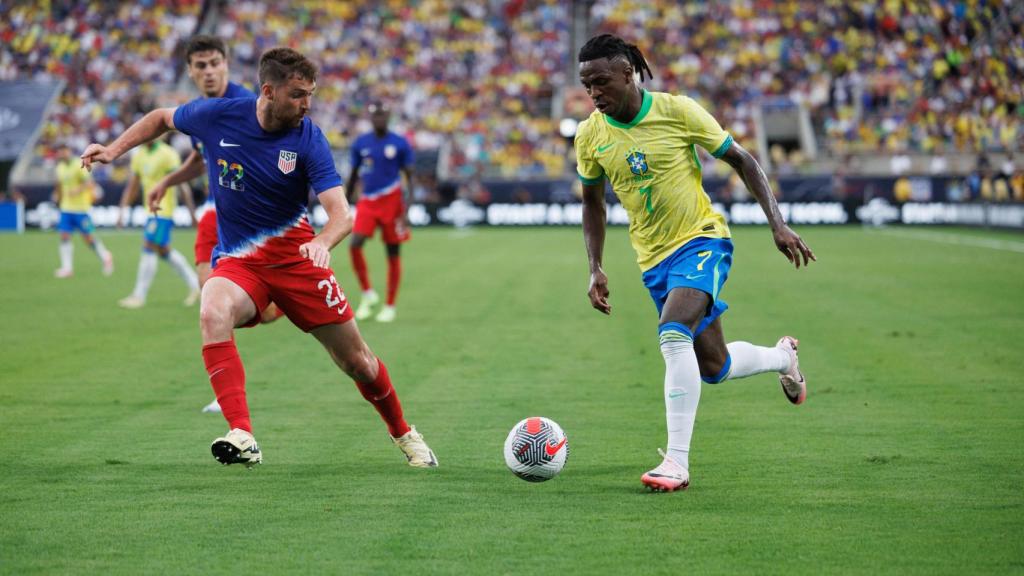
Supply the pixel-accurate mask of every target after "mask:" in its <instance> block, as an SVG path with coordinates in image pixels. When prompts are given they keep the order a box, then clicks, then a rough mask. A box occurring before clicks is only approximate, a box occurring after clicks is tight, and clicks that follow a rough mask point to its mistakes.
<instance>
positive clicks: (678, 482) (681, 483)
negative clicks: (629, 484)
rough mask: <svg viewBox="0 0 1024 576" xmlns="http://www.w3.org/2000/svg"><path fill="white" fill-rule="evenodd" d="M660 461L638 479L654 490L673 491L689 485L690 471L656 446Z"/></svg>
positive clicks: (683, 488) (684, 488)
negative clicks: (655, 466)
mask: <svg viewBox="0 0 1024 576" xmlns="http://www.w3.org/2000/svg"><path fill="white" fill-rule="evenodd" d="M658 454H661V457H662V461H661V464H659V465H658V467H657V468H655V469H654V470H651V471H649V472H646V473H644V475H643V476H641V477H640V481H641V482H643V483H644V486H647V487H648V488H650V489H651V490H653V491H654V492H675V491H676V490H686V487H687V486H689V485H690V473H689V472H688V471H687V470H686V468H683V467H682V465H680V464H679V463H678V462H676V461H675V460H674V459H672V458H671V457H670V456H669V455H668V454H665V452H663V451H662V450H661V448H658Z"/></svg>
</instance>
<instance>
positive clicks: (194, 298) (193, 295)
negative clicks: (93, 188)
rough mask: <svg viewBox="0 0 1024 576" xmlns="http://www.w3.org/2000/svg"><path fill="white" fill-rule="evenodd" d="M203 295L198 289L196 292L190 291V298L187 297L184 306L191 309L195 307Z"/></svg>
mask: <svg viewBox="0 0 1024 576" xmlns="http://www.w3.org/2000/svg"><path fill="white" fill-rule="evenodd" d="M201 294H202V292H200V291H199V289H198V288H196V289H195V290H191V291H189V293H188V296H186V297H185V301H184V302H182V304H184V305H185V306H186V307H190V308H191V307H192V306H195V305H196V302H199V296H200V295H201Z"/></svg>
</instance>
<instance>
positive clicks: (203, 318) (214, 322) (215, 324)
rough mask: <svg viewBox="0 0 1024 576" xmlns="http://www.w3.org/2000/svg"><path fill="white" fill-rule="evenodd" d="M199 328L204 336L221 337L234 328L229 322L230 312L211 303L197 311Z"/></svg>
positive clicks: (204, 303) (205, 304)
mask: <svg viewBox="0 0 1024 576" xmlns="http://www.w3.org/2000/svg"><path fill="white" fill-rule="evenodd" d="M199 328H200V329H201V330H202V332H203V335H204V336H215V335H221V334H223V333H224V332H230V331H231V329H232V328H234V325H233V322H232V321H231V312H230V310H228V308H227V307H226V306H217V305H215V304H213V303H210V304H207V303H206V302H203V305H202V306H201V307H200V309H199Z"/></svg>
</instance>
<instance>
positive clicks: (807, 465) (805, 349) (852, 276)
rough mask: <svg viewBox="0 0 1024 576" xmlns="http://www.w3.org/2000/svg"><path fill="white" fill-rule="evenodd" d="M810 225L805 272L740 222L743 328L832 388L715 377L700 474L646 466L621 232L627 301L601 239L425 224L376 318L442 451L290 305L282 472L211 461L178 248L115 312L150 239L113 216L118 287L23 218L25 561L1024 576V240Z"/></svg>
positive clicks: (13, 512)
mask: <svg viewBox="0 0 1024 576" xmlns="http://www.w3.org/2000/svg"><path fill="white" fill-rule="evenodd" d="M799 231H800V232H801V233H802V234H803V235H804V237H805V239H806V240H807V241H808V243H809V244H810V245H811V247H812V248H813V249H814V250H815V251H816V252H817V254H818V256H819V260H820V261H819V262H818V263H817V264H815V265H812V266H811V267H810V268H809V269H806V270H803V269H802V270H800V271H795V270H793V269H792V268H791V267H788V264H787V262H786V261H785V259H784V258H783V257H782V256H780V255H779V254H778V253H777V252H776V251H775V250H774V247H773V246H772V244H771V239H770V236H769V234H768V232H767V230H766V229H763V228H740V229H738V230H735V237H734V240H735V243H736V257H735V262H734V266H733V270H732V273H731V275H730V279H729V283H728V285H727V286H726V289H725V291H724V298H725V299H726V300H728V301H729V303H730V306H731V309H730V312H729V313H728V314H727V315H726V316H725V319H724V326H725V330H726V337H727V339H742V340H749V341H752V342H755V343H761V344H774V342H775V341H776V340H777V339H778V337H779V336H781V335H783V334H787V333H788V334H793V335H794V336H796V337H798V338H800V341H801V347H800V350H801V366H802V368H803V369H804V371H805V373H806V375H807V378H808V382H809V387H810V388H809V390H810V391H809V395H808V401H807V402H806V404H804V405H803V406H799V407H794V406H792V405H790V404H789V403H788V402H787V401H786V400H785V398H784V397H783V395H782V393H781V392H780V390H779V385H778V381H777V379H776V378H775V377H774V376H773V375H761V376H755V377H753V378H750V379H747V380H737V381H731V382H726V383H724V384H720V385H717V386H714V387H712V386H705V388H704V392H703V398H702V401H701V408H700V411H699V414H698V421H697V428H696V431H695V434H694V442H693V446H692V453H691V475H692V485H691V488H690V489H689V490H688V491H686V492H682V493H675V494H650V493H647V492H645V491H644V490H643V489H642V486H641V484H640V482H639V477H640V475H641V474H642V473H643V472H644V471H645V470H647V469H649V468H651V467H653V466H654V465H655V464H657V463H658V462H659V461H660V458H659V456H658V454H657V452H656V449H657V448H658V447H659V446H662V445H663V444H664V441H665V433H664V427H665V424H664V409H663V401H662V383H661V381H662V376H663V364H662V359H661V356H660V353H659V350H658V338H657V319H656V317H655V313H654V307H653V305H652V304H651V302H650V300H649V298H648V296H647V294H646V291H645V290H644V288H643V286H642V285H641V283H640V279H639V271H638V269H637V268H636V265H635V263H634V260H633V254H632V250H631V248H630V246H629V243H628V241H627V238H626V232H625V230H623V229H615V230H612V231H610V233H609V236H608V242H607V248H606V255H605V260H606V269H607V271H608V273H609V276H610V278H611V290H612V306H613V314H612V316H611V317H604V316H602V315H600V314H598V313H597V312H595V311H593V310H592V309H591V308H590V306H589V302H588V301H587V299H586V296H585V290H586V286H587V280H588V277H587V268H586V259H585V256H584V250H583V241H582V234H581V232H580V231H579V230H578V229H520V230H510V229H500V230H498V229H491V230H486V229H477V230H472V231H469V232H455V231H452V230H445V229H431V230H418V231H417V232H416V237H415V239H414V241H413V242H412V243H411V244H409V245H408V246H407V248H406V252H405V254H406V259H405V264H404V265H405V284H404V286H403V290H402V293H401V297H400V301H399V317H398V321H397V322H396V323H395V324H393V325H378V324H374V323H372V322H369V323H365V324H364V325H362V326H361V328H362V330H363V333H364V335H365V337H366V339H367V341H368V342H369V343H370V345H371V346H372V347H373V348H374V350H375V351H376V352H377V353H378V354H379V355H380V356H381V357H382V358H383V359H384V360H385V361H386V362H387V363H388V366H389V368H390V371H391V374H392V377H393V378H394V381H395V384H396V387H397V389H398V390H399V392H400V394H401V398H402V400H403V403H404V405H405V408H406V415H407V417H408V418H409V421H410V422H411V423H413V424H415V425H417V427H418V428H419V429H420V430H421V431H422V432H423V433H424V436H425V437H426V439H427V440H428V441H429V442H430V444H431V446H432V447H433V448H434V450H435V451H436V453H437V455H438V458H439V459H440V463H441V466H440V468H438V469H436V470H426V471H425V470H417V469H412V468H410V467H408V466H406V464H405V461H404V458H403V457H402V456H401V454H400V453H399V451H398V450H397V449H396V448H395V447H393V446H392V445H391V444H390V441H389V440H388V438H387V435H386V430H385V428H384V426H383V424H382V423H381V422H380V421H379V419H378V417H377V415H376V413H375V412H374V411H373V410H372V408H370V406H369V405H368V404H366V403H365V402H364V401H363V399H362V398H361V397H360V395H359V394H358V392H357V391H356V389H355V387H354V386H353V384H352V383H351V382H350V381H349V380H347V379H346V378H345V377H343V376H342V375H341V373H340V372H338V371H337V370H336V369H335V368H334V366H333V365H332V364H331V362H330V361H329V360H328V358H327V355H326V354H325V353H324V352H323V351H322V350H321V349H320V348H319V345H318V344H317V343H316V342H315V341H314V340H313V339H312V338H311V337H309V336H306V335H304V334H302V333H301V332H299V331H298V330H297V329H295V328H294V327H293V326H291V325H290V324H288V323H287V321H282V322H278V323H276V324H274V325H270V326H263V327H259V328H257V329H253V330H245V331H241V332H239V333H238V334H237V340H238V343H239V350H240V352H241V355H242V359H243V361H244V362H245V363H246V371H247V374H248V391H249V402H250V408H251V409H252V412H253V422H254V426H255V432H256V436H257V438H258V439H259V441H260V444H261V446H262V448H263V451H264V458H265V460H264V462H265V463H264V464H263V465H262V466H260V467H258V468H256V469H254V470H252V471H247V470H246V469H244V468H242V467H237V466H232V467H222V466H220V465H217V464H216V463H215V462H214V460H213V458H212V457H211V456H210V452H209V444H210V441H211V440H212V439H213V438H215V437H216V436H218V435H221V434H223V433H224V432H225V431H226V425H225V423H224V421H223V420H222V418H221V417H220V416H219V415H211V414H201V413H200V408H201V407H202V406H203V405H204V404H206V403H207V402H208V401H209V400H210V399H211V398H212V392H211V390H210V386H209V384H208V381H207V378H206V373H205V370H204V368H203V364H202V359H201V356H200V353H199V346H200V345H199V332H198V325H197V317H198V313H197V309H195V308H193V309H184V308H183V307H182V305H181V299H182V298H184V296H185V292H186V291H185V288H184V286H183V284H182V283H181V282H180V281H179V280H178V278H177V277H176V276H175V275H174V274H173V272H172V271H171V270H170V269H169V268H168V267H166V266H164V265H161V269H160V271H159V273H158V276H157V279H156V283H155V285H154V288H153V291H152V293H151V295H150V302H149V305H148V306H147V307H146V308H145V309H143V310H138V311H127V310H121V309H119V308H118V307H117V304H116V303H117V300H118V299H119V298H121V297H123V296H125V295H127V294H128V293H129V291H130V290H131V286H132V284H133V282H134V278H135V266H136V263H137V254H138V245H139V233H138V232H121V233H116V232H106V233H102V232H101V235H102V236H103V237H104V238H105V240H106V243H107V246H108V247H109V248H110V249H111V250H112V251H113V252H114V254H115V257H116V259H117V260H116V261H117V266H118V268H117V271H116V273H115V275H114V276H113V277H112V278H103V277H102V276H101V275H100V272H99V264H98V262H97V261H96V259H95V257H94V256H93V255H92V254H91V253H90V252H88V251H87V250H85V249H84V248H83V246H82V244H81V242H80V241H79V240H77V239H76V253H75V265H76V274H75V277H73V278H71V279H67V280H56V279H54V278H53V276H52V273H53V269H54V268H56V266H57V249H56V247H57V240H56V236H55V234H53V233H29V234H25V235H23V236H2V237H0V291H2V294H3V296H2V297H0V307H2V308H0V312H2V318H3V330H2V331H0V457H2V462H0V573H3V574H31V573H47V574H51V573H83V574H100V573H102V574H108V573H113V574H139V573H154V574H182V573H189V574H220V573H223V574H239V573H243V572H245V571H246V570H248V569H250V568H252V569H255V570H256V571H257V572H258V573H269V574H275V573H313V574H320V573H338V574H419V573H451V574H521V573H524V572H535V571H540V572H541V573H544V574H709V573H718V574H755V573H756V574H766V573H771V574H775V573H778V574H781V573H786V574H791V573H809V574H819V573H871V574H883V573H891V574H907V573H917V574H938V573H945V574H978V573H1024V481H1022V473H1024V382H1022V381H1024V253H1022V252H1021V251H1020V250H1019V248H1020V247H1021V246H1024V237H1022V236H1020V235H1013V234H1008V233H996V232H984V231H963V230H945V229H944V230H939V231H936V230H931V231H925V230H910V229H898V230H895V231H894V232H893V233H891V234H890V233H886V232H877V231H863V230H861V229H859V228H854V227H849V228H803V229H800V230H799ZM941 238H945V239H946V240H947V241H948V240H950V239H956V238H961V239H965V241H966V242H973V243H977V242H974V240H975V239H977V238H984V239H987V240H985V241H983V242H980V243H977V244H983V245H974V244H971V243H968V244H956V243H951V242H946V241H940V240H939V239H941ZM191 241H192V235H191V233H190V231H179V233H177V235H176V237H175V244H176V245H177V247H178V248H179V250H181V251H182V252H183V253H185V254H187V255H189V256H191ZM993 246H995V247H993ZM998 246H1009V247H1010V248H1011V249H997V247H998ZM1013 246H1016V247H1017V248H1018V251H1013V249H1012V247H1013ZM368 248H369V251H368V255H369V256H370V265H371V272H372V273H373V275H374V278H375V280H376V281H377V283H378V285H379V286H380V287H382V286H383V277H384V271H385V266H384V264H383V262H384V259H383V248H382V247H381V245H380V243H379V241H374V242H372V243H371V244H370V245H369V246H368ZM334 257H335V262H334V266H335V269H336V270H337V272H338V273H339V274H338V277H339V282H340V283H341V284H342V286H343V287H347V288H348V291H349V293H350V295H352V296H356V298H357V293H358V290H357V289H356V288H357V286H356V283H355V280H354V279H353V276H352V274H351V272H350V270H349V265H348V255H347V251H346V250H344V249H337V250H335V253H334ZM531 415H543V416H547V417H550V418H552V419H554V420H556V421H557V422H559V423H560V424H561V425H562V427H563V428H564V429H565V430H566V432H567V434H568V436H569V442H570V445H571V456H570V458H569V462H568V464H567V465H566V468H565V470H564V471H563V473H562V474H561V475H560V476H559V477H557V478H556V479H554V480H552V481H550V482H547V483H544V484H529V483H526V482H523V481H521V480H519V479H517V478H516V477H515V476H513V475H512V474H511V473H510V472H508V471H507V470H506V469H505V466H504V462H503V459H502V452H501V448H502V443H503V441H504V439H505V435H506V433H507V431H508V430H509V428H510V427H511V426H512V425H513V424H514V423H515V422H516V421H518V420H520V419H522V418H524V417H527V416H531Z"/></svg>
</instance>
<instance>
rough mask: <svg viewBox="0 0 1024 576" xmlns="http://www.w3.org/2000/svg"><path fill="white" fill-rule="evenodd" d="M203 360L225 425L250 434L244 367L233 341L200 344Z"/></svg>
mask: <svg viewBox="0 0 1024 576" xmlns="http://www.w3.org/2000/svg"><path fill="white" fill-rule="evenodd" d="M203 362H204V363H206V373H207V374H209V375H210V384H211V385H212V386H213V391H214V393H215V394H216V395H217V403H218V404H220V409H221V412H223V413H224V419H225V420H227V421H228V426H230V427H231V428H241V429H242V430H245V431H246V432H249V433H251V432H252V424H251V423H250V422H249V406H248V404H246V402H245V368H244V367H243V366H242V359H241V358H239V357H238V348H235V341H234V340H228V341H227V342H217V343H216V344H207V345H206V346H203Z"/></svg>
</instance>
